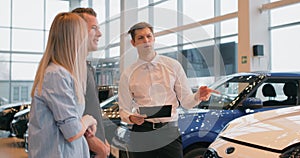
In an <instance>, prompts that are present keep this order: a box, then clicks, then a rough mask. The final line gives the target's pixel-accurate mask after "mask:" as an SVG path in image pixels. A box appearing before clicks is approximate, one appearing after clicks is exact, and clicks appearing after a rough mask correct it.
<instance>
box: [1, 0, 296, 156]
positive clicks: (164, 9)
mask: <svg viewBox="0 0 300 158" xmlns="http://www.w3.org/2000/svg"><path fill="white" fill-rule="evenodd" d="M76 8H92V9H93V10H94V11H95V12H96V14H97V15H96V16H95V17H96V24H95V25H93V28H91V29H92V31H93V30H94V31H95V30H96V32H97V33H98V35H95V39H94V40H93V42H94V45H96V48H95V49H93V50H92V51H90V49H89V48H90V47H89V45H87V49H86V51H89V54H88V55H87V57H86V61H84V63H87V64H88V65H90V66H91V67H90V70H92V71H93V78H94V81H95V87H94V88H95V89H96V91H95V94H96V97H97V109H99V113H98V112H96V114H97V115H99V116H101V119H102V121H101V124H103V133H104V134H103V135H104V137H105V138H104V139H105V141H104V142H105V143H103V142H102V143H103V144H105V145H106V151H105V152H107V153H106V156H107V157H109V158H138V157H143V156H136V155H138V154H137V153H147V152H149V153H150V152H152V151H157V152H160V151H161V150H159V149H161V148H164V147H165V145H166V146H168V145H170V144H172V143H173V142H172V143H170V142H167V141H165V139H163V138H162V139H160V138H159V137H158V136H156V137H155V139H151V137H149V138H145V137H142V138H141V139H140V140H139V141H142V142H143V144H144V145H145V147H144V146H143V145H142V146H140V145H137V144H135V140H137V138H134V136H135V133H136V132H135V130H136V127H138V126H142V125H143V124H144V123H146V122H147V123H149V126H151V130H150V131H151V132H152V133H154V132H155V131H157V132H161V133H163V132H162V131H163V130H164V128H165V129H166V128H173V127H175V128H176V132H178V135H177V137H176V138H175V140H180V143H179V147H180V149H179V151H180V152H178V153H180V154H178V158H199V157H200V158H221V157H223V158H225V157H226V158H227V157H229V158H236V157H245V158H246V157H257V158H273V157H274V158H275V157H276V158H278V157H281V158H288V157H300V139H299V137H300V133H299V130H298V129H299V128H300V106H299V105H300V63H299V58H300V55H298V53H299V50H300V14H299V10H300V0H39V1H36V0H26V1H24V0H1V1H0V155H1V156H0V157H3V158H27V157H33V158H34V157H36V156H34V155H35V154H36V153H37V152H41V153H43V154H45V157H56V155H55V156H53V155H51V154H52V153H51V151H52V150H50V149H49V152H48V151H40V150H39V149H38V148H39V147H38V146H34V145H35V144H34V142H38V141H39V140H37V139H35V138H34V136H31V135H30V134H32V133H35V131H33V130H32V129H36V126H35V125H34V123H35V122H34V121H32V120H34V117H35V116H36V115H37V113H38V112H40V111H38V110H37V108H36V107H34V106H33V104H34V105H36V104H37V103H36V102H37V101H34V102H33V98H34V97H33V96H32V91H33V87H36V82H35V77H36V74H37V71H39V70H40V67H39V66H40V63H41V62H40V61H42V60H43V59H44V58H46V57H47V56H46V55H45V56H44V53H45V52H48V51H49V50H48V48H49V49H50V46H49V47H48V46H47V45H48V44H49V45H50V44H51V41H50V39H51V37H52V36H53V35H52V33H53V32H54V31H52V29H54V24H55V23H54V21H55V20H56V19H57V16H58V15H60V13H62V12H64V13H65V14H66V13H71V12H72V11H73V10H74V9H76ZM73 14H76V17H79V18H80V22H82V21H86V19H85V18H84V16H82V15H81V14H85V13H78V14H77V13H72V15H73ZM78 15H79V16H78ZM95 17H94V18H95ZM82 19H84V20H82ZM86 22H88V21H86ZM139 23H142V24H145V23H146V24H150V25H151V26H152V27H151V29H150V27H149V26H148V25H147V26H146V27H145V28H146V29H145V28H136V29H135V30H134V29H133V28H134V27H132V26H135V24H139ZM87 24H88V25H87V28H88V29H89V23H87ZM70 30H71V29H70ZM132 30H133V33H132ZM145 30H146V31H149V32H148V33H149V34H147V35H143V36H142V33H143V32H142V31H145ZM130 31H131V32H130ZM66 32H67V31H66ZM82 32H84V33H85V34H86V35H88V36H90V34H91V30H88V31H82ZM97 33H96V34H97ZM49 35H50V36H49ZM139 35H141V36H139ZM58 36H59V35H58ZM96 36H97V37H96ZM89 38H90V37H89ZM142 38H146V39H142ZM89 40H90V39H89ZM89 40H87V37H86V38H85V39H84V41H86V43H87V42H89ZM142 40H143V41H142ZM149 41H150V42H149ZM139 42H144V45H146V44H145V43H150V45H151V46H147V47H151V50H150V51H149V52H150V53H154V56H155V58H151V60H153V61H151V60H145V61H144V60H143V59H144V58H143V57H144V56H143V54H142V52H141V50H146V46H144V47H143V48H141V47H139V45H138V43H139ZM56 44H57V45H63V43H59V42H58V43H56ZM152 46H153V47H152ZM84 48H85V47H84ZM54 49H55V48H54ZM147 50H148V49H147ZM152 50H153V51H152ZM45 54H46V53H45ZM75 56H76V55H75ZM145 56H146V55H145ZM77 58H80V57H77V56H76V59H77ZM145 59H147V58H146V57H145ZM156 59H157V60H156ZM159 59H160V60H159ZM51 60H52V62H53V63H56V61H55V59H51ZM170 61H172V62H176V63H179V64H178V66H179V67H180V68H178V69H177V66H174V67H172V66H168V63H169V62H170ZM139 62H145V63H147V64H149V65H145V66H144V67H143V68H136V67H134V64H136V63H139ZM156 62H157V63H156ZM151 64H152V65H151ZM41 65H42V64H41ZM49 65H50V64H49ZM57 65H60V66H61V67H64V66H63V64H61V63H59V64H57ZM157 65H163V66H162V67H163V69H164V70H162V71H164V72H160V73H158V74H156V75H155V78H151V74H152V73H151V71H153V72H154V71H155V72H156V71H160V70H158V66H157ZM166 65H167V66H166ZM49 67H50V66H49ZM153 67H154V68H153ZM64 68H66V67H64ZM84 68H85V67H84ZM130 68H131V69H135V70H134V71H133V72H131V73H129V71H128V69H130ZM160 68H161V67H159V69H160ZM79 69H80V68H79ZM88 69H89V68H88ZM146 69H147V70H149V71H146ZM165 69H166V70H165ZM64 70H67V69H64ZM150 70H151V71H150ZM173 70H174V72H173ZM67 71H69V70H67ZM181 71H182V72H183V74H184V75H183V76H176V75H177V74H180V72H181ZM84 72H85V71H84ZM138 72H140V73H141V74H138V75H140V76H139V77H141V78H142V81H141V78H139V79H140V80H139V79H137V78H136V77H137V76H138V75H137V76H135V77H132V76H134V75H135V74H137V73H138ZM142 72H144V73H142ZM147 72H149V74H150V80H151V82H149V81H148V80H143V79H144V78H146V77H148V74H147ZM74 73H76V71H74ZM165 73H170V76H171V77H170V78H171V79H170V81H166V82H168V83H166V85H167V87H168V88H170V90H171V91H172V94H171V95H174V97H173V98H175V102H176V106H174V104H172V103H170V101H169V100H168V99H170V98H171V97H167V96H166V95H167V94H168V95H169V93H164V92H162V91H167V90H166V88H165V87H163V86H165V85H163V86H162V85H159V84H160V80H164V81H165V80H168V79H169V78H168V79H166V78H165ZM71 74H72V73H71ZM128 74H130V75H128ZM131 75H132V76H131ZM37 76H38V75H37ZM45 76H46V75H45ZM72 76H73V77H74V76H75V77H74V78H75V79H74V82H75V83H74V84H75V92H76V94H74V95H80V94H79V92H78V91H79V90H78V89H79V88H81V87H83V89H84V87H85V86H87V85H84V86H79V88H78V87H76V86H78V85H77V84H76V83H79V82H80V80H79V79H78V80H79V81H78V82H77V78H76V74H72ZM124 76H125V77H124ZM128 76H130V77H132V78H130V77H128ZM126 77H127V78H126ZM168 77H169V75H168ZM83 78H84V77H83ZM87 78H88V77H87ZM182 78H183V79H182ZM85 79H86V78H85ZM185 79H186V80H185ZM86 80H88V79H86ZM152 80H153V81H152ZM181 81H184V83H181ZM88 82H89V81H87V83H86V84H88ZM147 82H148V83H147ZM162 82H163V81H162ZM179 82H180V83H179ZM49 83H54V84H53V87H55V86H57V85H59V84H58V83H59V81H58V82H54V81H53V82H49ZM56 83H57V84H56ZM72 83H73V80H72ZM184 84H186V85H184ZM124 85H125V86H124ZM72 86H73V85H72ZM147 86H149V87H151V88H149V87H147ZM50 87H51V85H50ZM124 87H125V88H124ZM152 87H154V88H152ZM186 87H187V88H186ZM76 88H78V89H76ZM145 88H149V89H147V90H146V91H147V92H145V91H144V89H145ZM204 88H206V91H205V92H209V94H207V95H206V96H208V97H206V96H205V97H206V98H205V97H204V99H203V97H201V96H202V94H203V95H204V91H201V90H203V89H204ZM43 90H44V89H42V94H44V95H47V94H48V93H46V92H45V93H43ZM155 90H156V91H155ZM54 91H55V90H54ZM57 91H59V90H57ZM179 91H180V92H179ZM33 92H34V91H33ZM75 92H74V93H75ZM185 92H187V93H188V94H186V93H185ZM86 93H87V94H88V92H86ZM122 93H124V94H122ZM125 93H126V94H125ZM127 93H128V94H127ZM139 93H141V94H139ZM148 93H149V97H150V99H149V98H146V99H145V98H143V97H147V96H148ZM173 93H174V94H173ZM49 95H50V96H51V94H49ZM84 95H85V92H84ZM184 95H186V96H188V95H193V96H194V98H192V99H194V100H193V101H191V100H188V101H187V98H191V97H190V96H189V97H185V96H184ZM198 95H199V96H200V97H198ZM152 96H153V98H154V99H156V101H153V100H152V99H153V98H151V97H152ZM196 96H197V97H198V98H196ZM128 97H129V98H128ZM78 98H79V99H78ZM78 98H77V97H76V96H75V102H76V99H78V100H80V97H78ZM143 99H144V100H147V99H148V100H150V101H149V102H150V103H149V105H148V103H145V105H143V104H141V103H142V101H141V100H143ZM195 100H196V102H195ZM44 102H47V101H44ZM155 102H156V103H157V104H154V103H155ZM162 102H163V103H162ZM194 102H195V103H194ZM76 103H77V102H76ZM84 103H87V101H84ZM98 103H99V105H98ZM126 103H130V104H132V105H127V104H126ZM189 103H191V104H193V105H186V104H189ZM162 104H163V105H162ZM168 104H171V105H168ZM177 104H178V105H177ZM298 104H299V105H298ZM167 105H168V106H167ZM57 106H58V107H59V105H57ZM87 106H88V105H85V107H87ZM153 106H154V107H155V106H157V107H156V108H154V107H153ZM298 106H299V107H298ZM158 108H159V109H158ZM33 109H34V110H33ZM49 109H51V108H49ZM97 111H98V110H97ZM128 111H129V112H128ZM125 113H126V114H125ZM166 113H168V114H166ZM82 115H83V114H81V113H80V117H82V120H81V123H82V125H83V127H84V128H85V122H84V121H83V118H84V116H82ZM91 115H92V114H91ZM54 116H55V114H54ZM131 116H132V117H131ZM45 117H46V115H45ZM92 117H93V116H92ZM133 118H134V119H133ZM137 118H142V120H143V122H142V125H140V124H139V123H138V121H136V119H137ZM31 119H32V120H31ZM137 120H138V119H137ZM164 120H172V121H171V122H170V121H167V122H164ZM174 120H175V121H174ZM31 121H32V124H31V123H30V124H29V122H31ZM40 121H41V123H42V124H47V122H43V120H40ZM54 121H56V122H58V123H57V126H58V127H57V129H59V130H58V132H59V135H64V134H65V133H63V132H64V131H63V130H62V128H63V127H60V125H58V124H60V123H61V122H60V121H57V120H54ZM153 121H154V122H153ZM62 122H63V123H66V122H67V121H65V120H62ZM66 124H67V123H66ZM96 124H97V125H99V122H98V123H94V124H93V127H96V126H94V125H96ZM31 125H32V126H34V128H33V127H32V128H30V126H31ZM97 127H98V126H97ZM88 129H90V130H88ZM92 129H93V128H92V125H90V126H88V127H87V128H86V131H85V134H83V133H82V135H81V136H80V138H78V139H83V140H84V143H83V144H84V145H88V146H89V145H90V144H89V139H88V136H87V135H88V134H87V133H89V132H88V131H92ZM97 130H98V129H97ZM41 131H42V130H41ZM45 132H46V133H47V131H45ZM151 132H148V133H151ZM42 133H43V131H42ZM62 133H63V134H62ZM145 133H147V132H145ZM95 134H96V133H94V137H96V136H95ZM39 135H42V134H39ZM166 135H168V134H166ZM76 136H77V135H76ZM45 137H47V134H45ZM74 137H75V136H74ZM91 137H92V136H91ZM72 138H73V137H72ZM179 138H180V139H179ZM61 139H63V137H61ZM76 139H77V137H76ZM86 139H87V140H86ZM30 140H33V141H32V142H31V141H30ZM46 140H47V139H46ZM166 140H167V139H166ZM175 140H173V139H172V141H175ZM43 141H44V140H43ZM63 141H64V143H70V144H72V143H74V142H73V141H69V139H65V140H63ZM86 141H87V142H88V143H87V142H86ZM152 141H153V142H152ZM30 142H31V143H30ZM152 143H153V144H152ZM51 144H52V143H51ZM54 144H55V141H54ZM57 146H58V147H57V148H59V144H58V145H57ZM54 148H55V150H56V149H57V148H56V147H54ZM31 150H34V151H32V152H31ZM57 150H59V149H57ZM66 150H67V149H66ZM72 150H74V149H72ZM76 150H82V149H81V148H78V149H76ZM87 150H92V148H91V147H89V148H87ZM52 152H53V151H52ZM60 152H61V153H60V155H61V156H62V157H68V156H67V155H66V154H64V152H67V153H68V152H70V151H60ZM168 152H170V151H168ZM91 153H93V154H95V155H96V156H99V155H97V152H93V151H91ZM100 153H101V152H100ZM30 154H32V155H31V156H30ZM93 154H91V155H90V157H91V158H92V157H96V156H95V155H93ZM70 157H72V156H70ZM75 157H77V156H75ZM78 157H81V156H78ZM82 157H85V156H84V155H83V156H82ZM162 157H164V158H165V156H161V155H159V154H157V157H156V158H162ZM171 157H174V155H173V156H171ZM143 158H144V157H143ZM174 158H177V156H175V157H174Z"/></svg>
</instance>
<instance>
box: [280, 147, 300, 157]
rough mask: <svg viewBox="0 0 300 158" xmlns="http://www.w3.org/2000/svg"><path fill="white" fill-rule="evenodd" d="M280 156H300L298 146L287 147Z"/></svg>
mask: <svg viewBox="0 0 300 158" xmlns="http://www.w3.org/2000/svg"><path fill="white" fill-rule="evenodd" d="M279 157H280V158H290V157H300V146H299V145H298V146H293V147H291V148H288V149H287V150H286V151H285V152H284V153H283V154H281V155H280V156H279Z"/></svg>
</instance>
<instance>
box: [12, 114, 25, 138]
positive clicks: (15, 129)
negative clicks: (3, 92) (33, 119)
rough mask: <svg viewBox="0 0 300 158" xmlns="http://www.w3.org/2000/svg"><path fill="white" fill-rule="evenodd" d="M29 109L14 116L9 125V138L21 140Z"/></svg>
mask: <svg viewBox="0 0 300 158" xmlns="http://www.w3.org/2000/svg"><path fill="white" fill-rule="evenodd" d="M29 111H30V108H27V109H24V110H21V111H19V112H17V113H16V114H15V115H14V119H13V120H12V122H11V123H10V128H11V136H13V137H17V138H23V137H24V133H25V132H26V130H27V128H28V125H27V124H28V121H29Z"/></svg>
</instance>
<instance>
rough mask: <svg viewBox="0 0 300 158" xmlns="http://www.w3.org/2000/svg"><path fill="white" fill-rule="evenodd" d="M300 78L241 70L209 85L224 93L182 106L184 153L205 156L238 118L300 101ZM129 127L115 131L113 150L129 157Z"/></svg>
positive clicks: (299, 75) (180, 122) (298, 75)
mask: <svg viewBox="0 0 300 158" xmlns="http://www.w3.org/2000/svg"><path fill="white" fill-rule="evenodd" d="M299 82H300V73H294V72H291V73H279V72H276V73H275V72H272V73H271V72H268V73H264V72H262V73H237V74H233V75H228V76H225V77H223V78H222V79H221V80H219V81H217V82H215V83H214V84H212V85H211V86H209V87H210V88H212V89H215V90H217V91H219V92H220V94H214V93H213V94H212V96H211V98H210V100H209V101H207V102H201V103H200V104H199V105H198V106H197V107H195V108H193V109H190V110H186V109H183V108H179V109H178V113H179V119H178V126H179V130H180V133H181V136H182V143H183V152H184V157H185V158H195V157H202V155H203V153H204V152H205V151H206V149H207V147H208V146H209V145H210V144H211V143H212V142H213V141H214V140H215V138H216V137H217V135H218V134H219V133H220V131H221V130H222V129H223V127H225V126H226V124H227V123H228V122H230V121H231V120H233V119H235V118H238V117H241V116H244V115H248V114H251V113H256V112H260V111H266V110H271V109H275V108H284V107H290V106H296V105H299V100H298V98H300V96H299V95H300V94H299V92H300V89H299ZM129 128H130V127H129ZM128 131H129V130H128V128H127V127H126V124H125V126H123V127H120V128H118V129H117V131H116V133H115V134H116V136H115V137H114V138H113V143H112V145H113V146H114V147H115V148H116V149H113V150H119V151H117V152H115V153H117V155H115V156H116V157H126V156H127V157H128V155H127V154H128V153H127V152H126V150H127V147H128V144H127V143H128V140H130V138H129V134H128V133H129V132H128ZM124 153H125V154H124Z"/></svg>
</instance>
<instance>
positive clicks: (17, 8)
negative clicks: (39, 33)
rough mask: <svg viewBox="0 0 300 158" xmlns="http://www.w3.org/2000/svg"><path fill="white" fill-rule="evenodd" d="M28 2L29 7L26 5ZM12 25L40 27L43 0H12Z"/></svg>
mask: <svg viewBox="0 0 300 158" xmlns="http://www.w3.org/2000/svg"><path fill="white" fill-rule="evenodd" d="M28 4H30V7H26V6H28ZM12 8H13V14H12V15H13V16H12V25H13V27H18V28H20V27H21V28H31V29H42V28H43V17H44V1H36V0H26V1H24V0H13V1H12Z"/></svg>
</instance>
